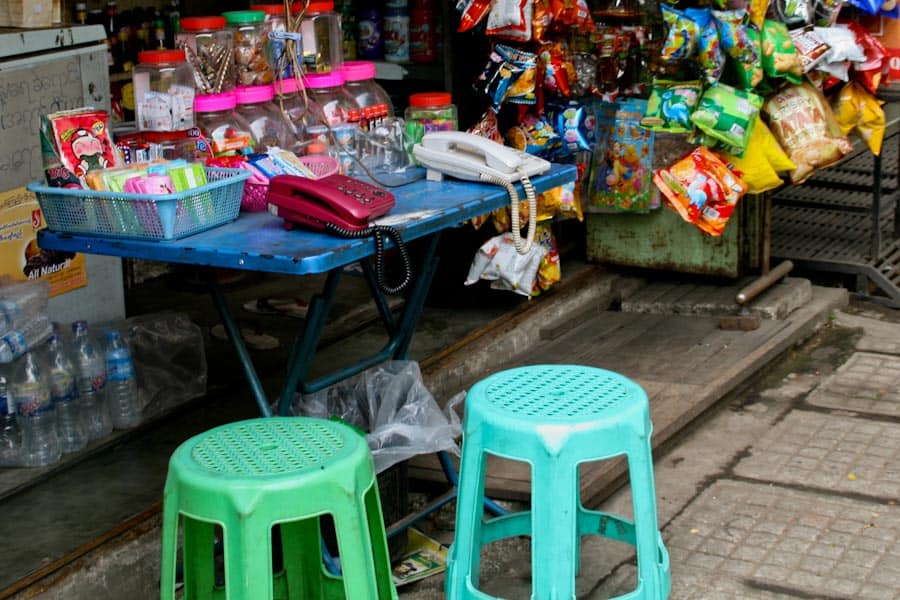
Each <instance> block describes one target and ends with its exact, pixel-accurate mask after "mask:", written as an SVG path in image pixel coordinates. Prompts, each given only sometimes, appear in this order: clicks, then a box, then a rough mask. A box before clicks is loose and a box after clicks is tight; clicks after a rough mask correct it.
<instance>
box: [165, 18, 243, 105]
mask: <svg viewBox="0 0 900 600" xmlns="http://www.w3.org/2000/svg"><path fill="white" fill-rule="evenodd" d="M180 26H181V30H180V31H179V32H178V33H177V34H176V35H175V47H176V48H179V49H181V50H184V53H185V56H186V57H187V62H188V64H189V65H190V67H191V70H192V71H193V73H194V85H195V87H196V92H197V93H198V94H221V93H222V92H227V91H230V90H232V89H234V80H235V75H234V52H228V49H229V48H231V49H233V48H234V35H233V34H232V32H231V30H230V29H228V28H227V27H226V26H225V18H224V17H184V18H183V19H181V25H180Z"/></svg>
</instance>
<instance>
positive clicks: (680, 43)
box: [660, 3, 700, 62]
mask: <svg viewBox="0 0 900 600" xmlns="http://www.w3.org/2000/svg"><path fill="white" fill-rule="evenodd" d="M660 10H661V11H662V16H663V22H664V23H665V24H666V27H667V28H668V33H667V34H666V40H665V42H663V47H662V52H661V54H660V57H661V58H662V60H664V61H666V62H675V61H679V60H685V59H688V58H690V57H691V56H693V55H694V52H695V51H696V49H697V42H698V41H699V40H700V27H699V25H698V23H697V22H696V21H695V20H694V19H693V17H691V16H688V15H687V14H686V13H684V12H682V11H680V10H678V9H677V8H673V7H672V6H669V5H668V4H666V3H662V4H661V5H660Z"/></svg>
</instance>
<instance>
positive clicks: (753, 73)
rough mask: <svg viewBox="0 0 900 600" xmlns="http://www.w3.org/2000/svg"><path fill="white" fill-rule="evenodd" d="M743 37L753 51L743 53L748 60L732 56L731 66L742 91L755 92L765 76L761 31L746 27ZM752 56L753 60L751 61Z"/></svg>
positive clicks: (753, 27) (754, 27)
mask: <svg viewBox="0 0 900 600" xmlns="http://www.w3.org/2000/svg"><path fill="white" fill-rule="evenodd" d="M719 31H720V32H721V31H722V30H721V29H720V30H719ZM743 35H744V37H746V39H747V43H748V44H749V45H750V48H751V50H750V51H747V52H741V54H742V56H744V58H745V59H747V60H742V59H739V58H737V57H736V56H732V61H731V65H732V67H733V72H734V77H735V80H736V83H737V85H738V87H739V88H741V89H742V90H753V89H754V88H756V86H758V85H759V84H760V82H762V80H763V75H764V74H765V73H764V71H763V66H762V44H761V43H760V34H759V30H758V29H757V28H756V26H755V25H754V26H748V27H744V28H743ZM751 56H752V59H750V57H751Z"/></svg>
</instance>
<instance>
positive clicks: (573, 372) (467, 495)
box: [445, 365, 671, 600]
mask: <svg viewBox="0 0 900 600" xmlns="http://www.w3.org/2000/svg"><path fill="white" fill-rule="evenodd" d="M651 433H652V424H651V422H650V408H649V402H648V400H647V395H646V394H645V393H644V390H643V389H642V388H641V387H640V386H639V385H637V384H636V383H634V382H633V381H631V380H629V379H628V378H626V377H623V376H622V375H619V374H617V373H613V372H611V371H606V370H603V369H598V368H594V367H585V366H578V365H537V366H528V367H520V368H517V369H510V370H507V371H501V372H499V373H495V374H494V375H491V376H490V377H487V378H486V379H483V380H482V381H480V382H478V383H476V384H475V385H474V386H472V388H471V389H470V390H469V393H468V394H467V395H466V404H465V422H464V425H463V448H462V458H461V462H460V473H459V497H458V500H457V512H456V536H455V539H454V541H453V544H452V545H451V547H450V557H449V561H448V568H447V578H446V584H445V588H446V592H447V597H448V599H449V600H463V599H469V598H491V596H488V595H486V594H484V593H483V592H481V591H480V590H479V589H478V583H479V570H480V555H481V548H482V546H484V545H486V544H489V543H491V542H494V541H497V540H500V539H504V538H507V537H512V536H520V535H530V536H531V546H532V552H531V555H532V598H535V599H540V600H551V599H552V600H562V599H569V598H575V576H576V573H577V571H578V567H579V562H580V549H579V546H580V537H581V536H583V535H602V536H605V537H609V538H613V539H616V540H619V541H624V542H628V543H630V544H632V545H634V546H635V547H636V551H637V559H638V584H637V586H636V588H635V589H634V590H633V591H632V592H630V593H628V594H626V595H624V596H619V597H618V598H620V599H623V600H624V599H631V600H637V599H641V600H663V599H665V598H667V597H668V595H669V590H670V588H671V581H670V577H669V559H668V553H667V551H666V549H665V546H664V545H663V542H662V537H661V536H660V534H659V531H658V527H657V520H656V495H655V494H656V493H655V489H654V484H653V461H652V456H651V448H650V435H651ZM487 454H492V455H496V456H500V457H503V458H507V459H512V460H519V461H525V462H528V463H530V464H531V467H532V482H531V510H529V511H522V512H518V513H513V514H508V515H504V516H500V517H495V518H492V519H489V520H487V521H484V520H483V502H482V498H483V496H484V484H485V476H486V455H487ZM621 454H625V455H626V456H627V458H628V467H629V476H630V479H631V487H632V498H633V503H634V515H635V520H634V522H632V521H628V520H626V519H623V518H621V517H618V516H615V515H610V514H606V513H602V512H600V511H594V510H588V509H586V508H584V507H583V506H582V505H581V501H580V491H579V481H578V465H579V463H581V462H585V461H595V460H603V459H608V458H611V457H614V456H617V455H621Z"/></svg>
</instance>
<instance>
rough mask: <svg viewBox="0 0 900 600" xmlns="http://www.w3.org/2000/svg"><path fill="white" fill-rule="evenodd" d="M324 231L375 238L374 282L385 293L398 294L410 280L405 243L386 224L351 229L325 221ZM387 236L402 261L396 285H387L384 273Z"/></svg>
mask: <svg viewBox="0 0 900 600" xmlns="http://www.w3.org/2000/svg"><path fill="white" fill-rule="evenodd" d="M325 231H327V232H328V233H332V234H334V235H339V236H341V237H345V238H365V237H370V236H371V237H374V238H375V283H376V284H377V285H378V289H379V290H381V291H382V292H383V293H385V294H390V295H394V294H399V293H401V292H403V291H404V290H405V289H406V288H407V287H409V283H410V281H411V280H412V262H411V261H410V260H409V253H408V252H407V251H406V244H404V243H403V238H401V237H400V232H399V231H397V230H396V229H394V228H393V227H390V226H388V225H372V226H371V227H369V228H367V229H359V230H351V229H344V228H343V227H339V226H338V225H335V224H334V223H325ZM386 235H387V236H389V237H390V238H391V240H392V241H393V242H394V245H395V246H397V249H398V250H399V251H400V259H401V260H402V261H403V280H402V281H401V282H400V283H399V284H397V285H396V286H393V287H391V286H389V285H388V284H387V282H386V281H385V275H384V236H386Z"/></svg>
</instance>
